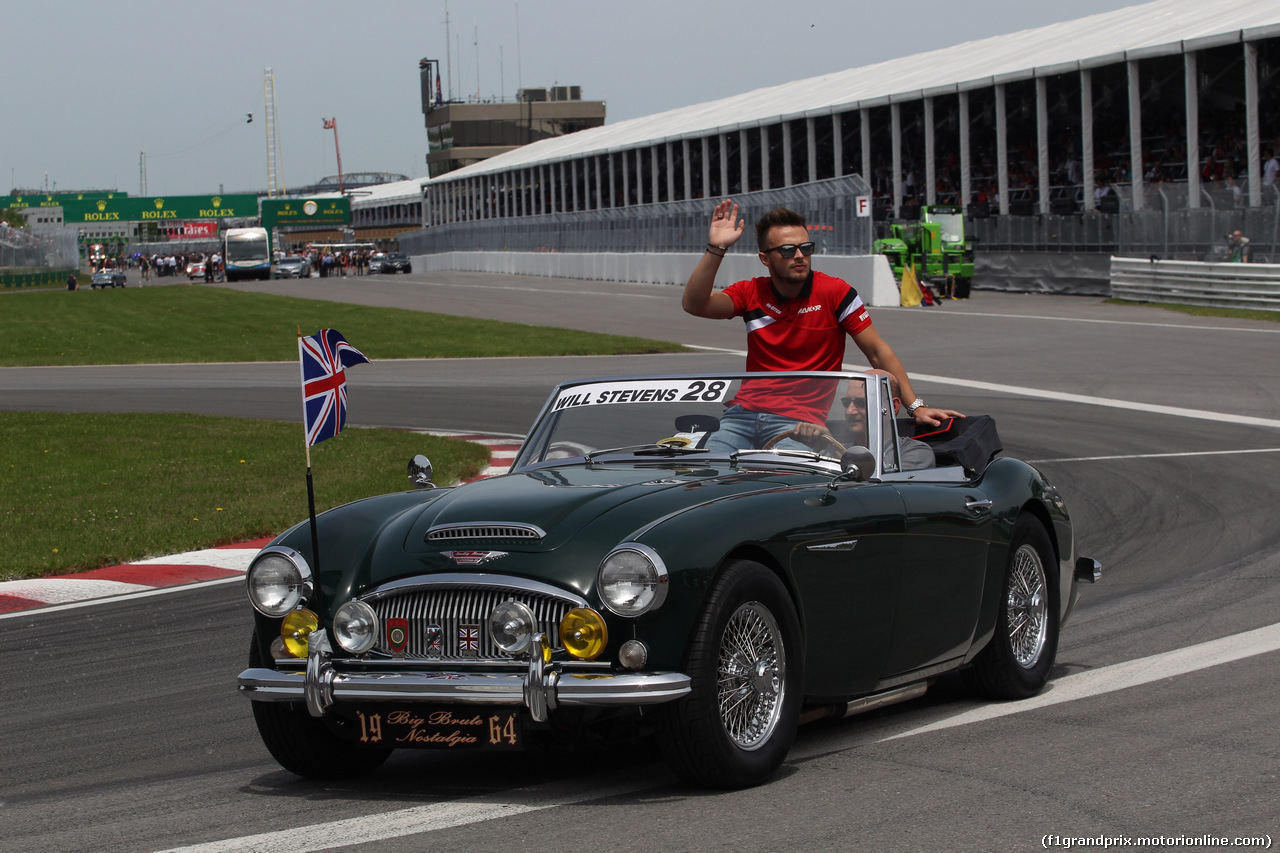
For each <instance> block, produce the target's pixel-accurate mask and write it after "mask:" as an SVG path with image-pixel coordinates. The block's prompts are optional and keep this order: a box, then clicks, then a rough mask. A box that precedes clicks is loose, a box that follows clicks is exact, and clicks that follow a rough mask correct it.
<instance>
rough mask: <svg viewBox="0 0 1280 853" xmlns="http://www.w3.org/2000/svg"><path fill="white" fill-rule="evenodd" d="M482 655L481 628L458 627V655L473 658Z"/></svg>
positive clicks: (475, 626) (470, 626)
mask: <svg viewBox="0 0 1280 853" xmlns="http://www.w3.org/2000/svg"><path fill="white" fill-rule="evenodd" d="M479 653H480V626H479V625H459V626H458V654H460V655H462V656H463V657H469V658H473V657H475V656H476V655H478V654H479Z"/></svg>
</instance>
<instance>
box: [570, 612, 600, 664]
mask: <svg viewBox="0 0 1280 853" xmlns="http://www.w3.org/2000/svg"><path fill="white" fill-rule="evenodd" d="M560 642H561V643H562V644H564V648H565V651H567V652H568V653H569V654H571V655H573V656H574V657H576V658H580V659H582V660H595V659H596V658H598V657H600V653H601V652H603V651H604V647H605V644H606V643H608V642H609V629H608V628H606V627H605V624H604V619H602V618H601V617H600V614H599V613H597V612H595V611H594V610H588V609H586V608H585V607H575V608H574V609H573V610H570V611H569V612H568V613H566V614H565V615H564V618H563V619H561V620H560Z"/></svg>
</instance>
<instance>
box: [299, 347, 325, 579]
mask: <svg viewBox="0 0 1280 853" xmlns="http://www.w3.org/2000/svg"><path fill="white" fill-rule="evenodd" d="M298 369H299V370H302V326H301V325H299V326H298ZM302 443H303V445H304V446H305V447H306V449H307V518H309V519H310V520H311V570H312V571H313V572H315V574H316V577H319V576H320V535H319V534H318V533H317V532H316V489H315V484H314V483H313V482H312V480H311V442H310V441H309V440H308V436H307V385H306V379H305V377H304V379H303V383H302Z"/></svg>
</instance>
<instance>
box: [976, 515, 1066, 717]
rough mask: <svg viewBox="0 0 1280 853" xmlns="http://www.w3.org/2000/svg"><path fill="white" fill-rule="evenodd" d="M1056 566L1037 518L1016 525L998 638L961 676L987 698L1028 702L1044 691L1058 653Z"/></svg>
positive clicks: (979, 654)
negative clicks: (1029, 698)
mask: <svg viewBox="0 0 1280 853" xmlns="http://www.w3.org/2000/svg"><path fill="white" fill-rule="evenodd" d="M1056 567H1057V562H1056V558H1055V556H1054V551H1053V546H1052V544H1051V543H1050V542H1049V534H1048V533H1047V532H1045V529H1044V525H1043V524H1041V523H1040V521H1039V520H1037V519H1036V518H1035V517H1034V516H1030V515H1026V514H1024V515H1022V516H1020V517H1019V518H1018V520H1017V522H1016V523H1015V524H1014V525H1013V537H1012V538H1011V539H1010V541H1009V559H1008V562H1007V563H1006V565H1005V574H1004V595H1003V596H1002V598H1001V600H1000V613H999V615H998V617H997V618H996V631H995V636H993V637H992V638H991V642H990V643H988V644H987V647H986V648H985V649H983V650H982V651H981V652H979V653H978V656H977V657H976V658H974V660H973V666H972V667H970V668H969V669H966V670H965V671H964V672H963V673H962V676H963V678H964V681H965V683H966V684H967V685H968V686H969V689H970V690H972V691H974V692H975V693H977V694H978V695H980V696H984V697H986V698H988V699H1026V698H1027V697H1029V696H1034V695H1036V694H1037V693H1039V692H1040V691H1041V689H1043V688H1044V685H1045V683H1046V682H1047V681H1048V680H1049V670H1050V669H1052V668H1053V661H1054V658H1056V657H1057V654H1058V613H1059V608H1058V593H1057V589H1058V582H1057V581H1058V579H1057V571H1056Z"/></svg>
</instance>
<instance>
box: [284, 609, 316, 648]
mask: <svg viewBox="0 0 1280 853" xmlns="http://www.w3.org/2000/svg"><path fill="white" fill-rule="evenodd" d="M319 627H320V620H319V619H318V618H317V617H316V615H315V614H314V613H312V612H311V611H310V610H305V609H304V610H294V611H291V612H290V613H289V615H288V616H286V617H284V622H283V623H281V625H280V639H281V640H283V641H284V647H285V648H286V649H288V650H289V654H291V655H293V656H294V657H295V658H305V657H306V656H307V636H308V635H309V634H310V633H311V632H312V631H314V630H315V629H316V628H319Z"/></svg>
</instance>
